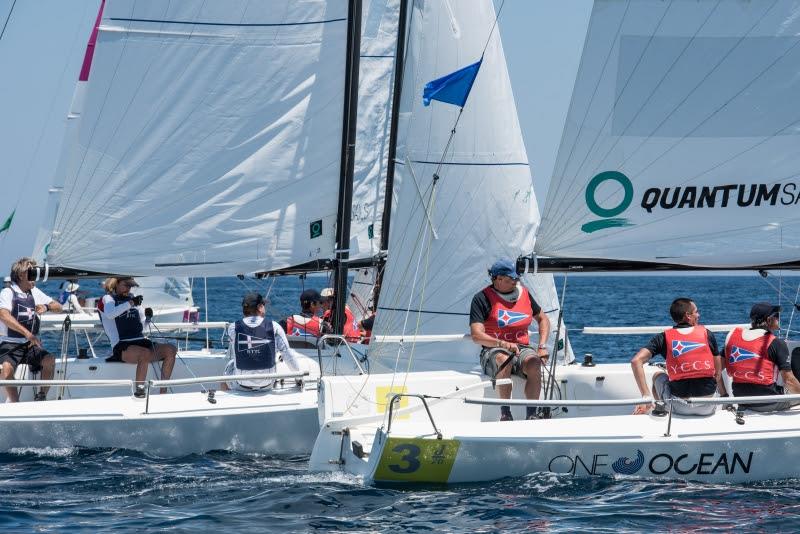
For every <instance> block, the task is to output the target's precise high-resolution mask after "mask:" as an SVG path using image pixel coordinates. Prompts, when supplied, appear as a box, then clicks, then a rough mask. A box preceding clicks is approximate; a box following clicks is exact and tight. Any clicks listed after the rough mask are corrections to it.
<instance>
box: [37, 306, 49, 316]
mask: <svg viewBox="0 0 800 534" xmlns="http://www.w3.org/2000/svg"><path fill="white" fill-rule="evenodd" d="M46 311H47V306H45V305H44V304H37V305H36V313H38V314H39V315H41V314H43V313H44V312H46Z"/></svg>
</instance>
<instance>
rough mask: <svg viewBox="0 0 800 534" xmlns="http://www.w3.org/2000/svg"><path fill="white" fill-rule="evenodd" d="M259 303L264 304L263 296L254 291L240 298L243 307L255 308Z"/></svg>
mask: <svg viewBox="0 0 800 534" xmlns="http://www.w3.org/2000/svg"><path fill="white" fill-rule="evenodd" d="M261 304H264V297H262V296H261V294H259V293H256V292H255V291H253V292H251V293H248V294H247V295H245V296H244V298H243V299H242V307H243V308H257V307H258V306H259V305H261Z"/></svg>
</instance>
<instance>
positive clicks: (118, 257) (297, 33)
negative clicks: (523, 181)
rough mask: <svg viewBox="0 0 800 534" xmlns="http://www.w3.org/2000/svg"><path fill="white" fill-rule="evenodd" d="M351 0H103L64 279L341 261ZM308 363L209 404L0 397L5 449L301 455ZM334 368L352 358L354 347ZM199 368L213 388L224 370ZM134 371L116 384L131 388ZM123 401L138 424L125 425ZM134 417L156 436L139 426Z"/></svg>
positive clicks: (63, 234)
mask: <svg viewBox="0 0 800 534" xmlns="http://www.w3.org/2000/svg"><path fill="white" fill-rule="evenodd" d="M359 7H360V3H359V2H354V1H349V2H348V1H345V0H342V1H336V2H324V1H311V2H303V3H299V4H298V3H296V2H291V1H288V0H287V1H285V2H282V3H281V5H280V6H278V5H276V4H275V3H274V2H272V3H270V4H269V5H266V4H259V5H251V4H250V3H249V2H245V1H241V2H233V3H231V2H227V3H225V5H224V6H223V5H216V4H214V5H206V6H199V5H197V4H196V3H194V2H172V3H170V4H160V3H156V4H146V5H143V4H141V3H137V2H130V1H125V0H121V1H114V2H111V1H109V2H106V3H105V8H104V11H103V15H102V20H101V21H100V25H99V33H98V39H97V46H96V49H95V51H94V59H93V63H92V74H91V77H90V79H89V84H88V86H87V87H85V89H86V93H85V95H84V96H85V99H84V100H83V105H82V108H81V113H80V121H79V122H80V126H79V127H78V128H75V130H74V135H75V137H74V138H73V139H72V140H71V142H67V143H66V150H65V153H64V156H63V157H62V162H61V165H60V167H61V172H62V173H63V178H64V183H65V186H64V191H63V193H62V194H61V196H60V201H59V208H58V211H57V214H56V216H55V221H54V229H53V234H52V240H51V242H50V245H49V247H48V249H47V260H48V262H49V263H50V264H51V265H53V266H57V268H58V269H60V270H59V271H58V272H59V273H60V274H62V275H67V274H68V273H69V272H70V270H72V272H77V273H92V272H95V273H102V272H109V273H120V272H123V273H129V274H133V275H137V276H141V275H170V276H190V275H204V276H212V275H234V274H238V273H247V272H253V271H261V270H277V269H280V268H285V267H291V266H293V265H299V264H303V263H307V262H309V261H312V260H323V259H329V258H334V257H336V254H335V249H337V245H336V242H335V238H334V231H333V230H334V226H335V225H334V223H335V221H336V219H337V216H339V215H338V210H337V205H338V203H339V202H338V201H337V198H338V196H339V188H340V176H342V175H344V174H346V173H347V172H348V170H347V165H345V164H343V161H344V159H345V158H348V159H349V161H350V162H351V163H352V159H353V158H352V152H346V151H343V148H345V149H348V150H350V147H352V145H353V139H352V136H351V137H347V138H343V135H342V132H343V131H344V132H347V131H348V128H347V127H344V128H343V124H346V122H347V121H350V123H352V122H353V119H354V116H355V106H354V105H352V104H351V103H352V102H353V100H352V96H354V95H355V94H356V93H355V90H354V89H355V88H354V87H353V83H354V81H356V80H357V79H358V78H357V76H353V75H352V72H353V68H351V65H355V66H357V64H358V63H357V61H355V62H353V61H351V60H352V58H353V55H355V56H358V48H357V46H358V44H357V43H358V39H357V37H358V31H351V29H352V28H358V26H357V25H358V24H359V18H358V17H359V15H358V9H359ZM390 14H391V13H390ZM353 51H355V54H353ZM348 57H349V59H348ZM255 65H257V66H258V68H254V66H255ZM389 68H390V69H391V65H390V66H389ZM348 84H349V86H348ZM346 94H349V95H350V96H349V97H348V98H350V100H348V101H347V103H348V105H347V106H343V102H345V95H346ZM349 173H350V174H352V170H350V171H349ZM338 248H341V247H338ZM220 361H221V360H220ZM301 365H302V366H303V367H305V370H306V375H309V374H310V376H308V380H310V381H311V382H303V383H301V385H300V386H295V385H294V384H295V379H301V378H302V373H301V374H296V375H291V374H290V375H288V376H286V373H284V371H285V369H284V368H283V367H282V365H280V366H279V367H278V373H279V375H285V378H286V386H285V387H280V386H279V387H276V388H275V389H274V390H273V391H272V392H270V393H268V394H264V395H250V394H247V393H241V392H219V393H217V394H216V397H215V398H213V399H211V400H213V403H212V402H211V400H209V399H208V393H206V394H205V395H201V394H199V393H184V394H180V393H178V394H167V395H163V396H158V399H156V396H153V397H151V398H150V400H149V401H148V404H146V405H142V404H141V402H139V401H136V400H134V399H133V398H132V397H130V396H126V397H105V398H96V399H88V400H82V399H76V400H62V401H49V402H45V403H18V404H15V405H3V406H0V420H2V421H3V422H5V423H8V424H7V425H3V430H2V431H1V432H0V449H3V450H7V449H9V448H11V447H14V446H16V444H17V443H19V441H18V438H17V436H20V435H26V436H27V437H28V438H29V439H30V440H31V441H30V442H28V443H27V446H34V447H37V446H38V447H46V446H59V447H60V446H83V445H85V446H114V447H130V448H135V449H138V448H142V449H145V450H149V449H150V447H151V446H152V445H153V440H159V439H161V438H162V437H164V436H163V435H162V434H163V433H164V432H167V433H169V434H170V436H173V437H174V436H177V435H178V434H180V433H181V432H182V431H184V430H185V431H186V434H185V435H186V436H187V439H186V440H185V441H182V440H178V442H175V443H174V445H175V446H172V447H167V448H165V451H167V452H166V454H169V455H183V454H186V453H188V452H202V451H204V450H209V449H213V448H233V449H237V448H239V449H240V450H245V451H251V450H253V451H260V452H276V453H280V452H303V451H307V450H309V449H310V446H311V443H312V440H313V436H314V435H315V434H316V432H317V429H318V423H317V422H316V396H317V393H316V387H307V386H312V385H314V384H313V380H314V378H315V377H317V376H319V368H318V366H317V362H316V360H311V359H309V358H304V360H303V362H302V364H301ZM337 366H338V367H339V369H340V370H345V372H358V371H359V368H358V363H357V362H356V361H355V360H353V361H350V362H348V361H344V362H337ZM348 366H349V368H348ZM345 368H348V369H345ZM127 370H128V372H130V371H131V370H130V368H128V369H127ZM206 374H210V375H211V377H210V378H207V379H205V382H211V384H212V385H207V387H209V388H212V387H216V386H215V385H214V384H216V383H218V382H219V381H220V377H219V376H218V375H219V374H220V372H219V371H217V372H214V373H206ZM101 381H102V382H109V380H108V379H107V378H103V379H102V380H101ZM129 382H130V381H129V380H128V381H123V383H115V384H112V385H114V386H117V387H121V388H123V391H125V390H126V388H129V387H130V383H129ZM17 384H18V385H24V383H23V382H18V383H17ZM303 384H305V385H303ZM95 385H98V384H95ZM164 385H166V386H169V387H179V386H183V385H185V382H180V381H178V382H176V381H172V382H170V383H168V384H164ZM73 386H77V384H73ZM159 387H160V386H159ZM54 389H55V388H54ZM182 399H187V401H186V402H189V404H190V405H191V406H189V405H187V404H186V402H184V400H182ZM153 403H154V404H153ZM159 406H160V407H159ZM132 414H139V416H140V417H138V420H139V423H136V424H135V425H133V426H128V424H127V423H129V422H132V421H133V419H137V418H134V417H133V416H132ZM242 421H244V422H242ZM306 422H311V424H305V423H306ZM137 425H139V426H138V427H137V428H140V430H141V433H140V434H142V435H144V434H147V435H151V436H152V440H148V439H146V438H143V439H141V440H139V439H131V434H130V430H131V429H133V427H134V426H137ZM53 428H59V429H61V430H60V431H58V432H51V431H47V430H46V429H53ZM98 428H102V429H108V432H105V431H100V430H98ZM200 429H202V430H200ZM137 432H138V431H137ZM202 433H205V434H214V433H216V434H218V435H219V439H217V440H205V439H198V436H199V435H200V434H202ZM278 434H280V435H281V436H280V439H278V438H276V437H275V435H278ZM100 435H103V436H105V437H104V438H102V439H99V440H96V439H94V438H93V437H92V436H100ZM253 435H256V436H260V439H259V440H258V441H254V439H251V438H250V437H249V436H253ZM278 441H280V442H281V443H283V442H285V443H291V444H292V446H291V448H288V447H284V446H282V445H277V444H276V443H277V442H278Z"/></svg>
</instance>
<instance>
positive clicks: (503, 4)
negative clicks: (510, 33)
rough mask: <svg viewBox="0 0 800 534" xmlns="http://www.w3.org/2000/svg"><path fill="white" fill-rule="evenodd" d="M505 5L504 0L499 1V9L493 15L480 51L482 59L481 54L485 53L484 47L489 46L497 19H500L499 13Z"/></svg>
mask: <svg viewBox="0 0 800 534" xmlns="http://www.w3.org/2000/svg"><path fill="white" fill-rule="evenodd" d="M505 5H506V0H503V1H502V2H501V3H500V9H498V10H497V15H495V16H494V22H492V28H491V29H490V30H489V36H488V37H487V38H486V44H484V45H483V51H482V52H481V59H483V55H484V54H485V53H486V49H487V48H489V43H490V42H491V40H492V34H493V33H494V29H495V27H496V26H497V21H498V20H499V19H500V13H502V12H503V6H505ZM493 7H494V6H493Z"/></svg>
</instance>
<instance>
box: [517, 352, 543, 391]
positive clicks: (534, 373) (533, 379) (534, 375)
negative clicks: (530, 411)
mask: <svg viewBox="0 0 800 534" xmlns="http://www.w3.org/2000/svg"><path fill="white" fill-rule="evenodd" d="M522 370H523V371H524V372H525V375H526V376H527V377H528V379H527V380H526V381H525V398H526V399H538V398H539V394H540V393H541V392H542V360H541V359H540V358H539V357H538V356H528V357H527V358H525V362H524V363H523V364H522Z"/></svg>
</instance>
